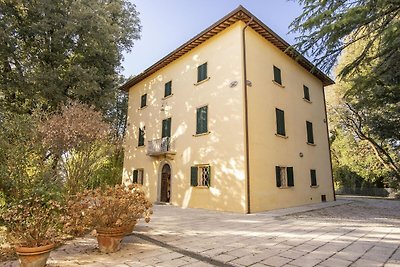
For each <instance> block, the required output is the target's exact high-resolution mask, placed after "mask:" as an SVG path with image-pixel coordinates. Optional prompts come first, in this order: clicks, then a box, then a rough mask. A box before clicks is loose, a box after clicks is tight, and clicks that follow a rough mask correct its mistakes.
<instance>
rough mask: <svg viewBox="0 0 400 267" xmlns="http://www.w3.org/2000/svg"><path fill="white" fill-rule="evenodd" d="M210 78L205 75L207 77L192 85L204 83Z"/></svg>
mask: <svg viewBox="0 0 400 267" xmlns="http://www.w3.org/2000/svg"><path fill="white" fill-rule="evenodd" d="M210 79H211V77H207V78H205V79H204V80H201V81H200V82H197V83H194V84H193V85H194V86H197V85H200V84H202V83H205V82H206V81H208V80H210Z"/></svg>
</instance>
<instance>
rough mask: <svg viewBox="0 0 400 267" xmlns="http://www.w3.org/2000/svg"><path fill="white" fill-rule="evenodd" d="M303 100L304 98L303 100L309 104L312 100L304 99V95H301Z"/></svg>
mask: <svg viewBox="0 0 400 267" xmlns="http://www.w3.org/2000/svg"><path fill="white" fill-rule="evenodd" d="M303 100H304V101H305V102H307V103H309V104H311V103H312V101H311V100H308V99H305V98H304V97H303Z"/></svg>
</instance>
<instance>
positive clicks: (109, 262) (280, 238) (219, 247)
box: [0, 198, 400, 267]
mask: <svg viewBox="0 0 400 267" xmlns="http://www.w3.org/2000/svg"><path fill="white" fill-rule="evenodd" d="M399 246H400V201H390V200H380V199H364V198H362V199H358V198H357V199H347V198H345V199H339V200H338V201H336V202H331V203H320V204H315V205H309V206H304V207H298V208H291V209H283V210H278V211H272V212H264V213H258V214H251V215H241V214H233V213H224V212H213V211H206V210H197V209H181V208H177V207H172V206H155V208H154V215H153V217H152V221H151V222H150V223H149V224H145V223H143V222H141V223H140V224H139V225H137V226H136V228H135V231H134V232H133V233H132V235H130V236H127V237H125V238H124V241H123V246H122V249H121V250H120V251H119V252H117V253H113V254H101V253H100V252H98V251H97V248H96V240H95V238H94V237H85V238H79V239H75V240H73V241H69V242H68V243H67V244H66V245H64V246H62V247H60V248H58V249H57V250H55V251H53V252H52V253H51V256H50V257H51V258H50V260H49V265H48V266H49V267H50V266H51V267H54V266H81V265H83V266H114V267H117V266H124V267H127V266H305V267H307V266H335V267H337V266H363V267H365V266H387V267H389V266H400V247H399ZM0 266H2V267H3V266H17V263H16V262H5V263H0Z"/></svg>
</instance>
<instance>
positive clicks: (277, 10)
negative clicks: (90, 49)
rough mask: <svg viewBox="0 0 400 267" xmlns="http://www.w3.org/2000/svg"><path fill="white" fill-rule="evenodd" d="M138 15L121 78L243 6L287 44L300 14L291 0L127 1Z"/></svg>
mask: <svg viewBox="0 0 400 267" xmlns="http://www.w3.org/2000/svg"><path fill="white" fill-rule="evenodd" d="M131 1H132V2H133V3H134V4H135V5H136V8H137V10H138V11H139V12H140V20H141V24H142V27H143V28H142V34H141V35H142V37H141V39H140V40H137V41H136V42H135V46H134V48H133V49H132V51H131V52H130V53H129V54H125V55H124V57H125V60H124V62H123V63H122V66H123V67H124V71H123V72H122V73H123V75H124V76H126V77H129V76H131V75H136V74H138V73H140V72H142V71H143V70H145V69H146V68H148V67H150V66H151V65H152V64H154V63H155V62H157V61H158V60H159V59H161V58H163V57H164V56H166V55H167V54H168V53H170V52H172V51H173V50H175V48H177V47H178V46H180V45H182V44H183V43H185V42H186V41H188V40H189V39H190V38H192V37H194V36H195V35H197V34H198V33H200V32H201V31H202V30H204V29H206V28H207V27H208V26H210V25H211V24H213V23H214V22H216V21H218V20H219V19H220V18H222V17H223V16H225V15H226V14H228V13H229V12H231V11H232V10H234V9H235V8H237V7H238V6H239V5H242V6H244V7H245V8H246V9H248V10H249V11H250V12H251V13H253V14H254V15H255V16H256V17H258V18H259V19H260V20H261V21H262V22H264V23H265V24H266V25H267V26H269V27H270V28H271V29H272V30H273V31H275V32H276V33H277V34H278V35H280V36H281V37H283V39H285V40H286V41H287V42H288V43H290V44H294V43H295V41H294V38H295V36H294V35H293V34H288V31H289V29H288V27H289V24H290V23H291V22H292V20H293V19H294V18H295V17H297V16H299V15H300V14H301V11H302V10H301V7H300V6H299V4H298V3H297V2H296V1H294V0H289V1H287V0H131Z"/></svg>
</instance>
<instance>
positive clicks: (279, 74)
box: [274, 66, 282, 85]
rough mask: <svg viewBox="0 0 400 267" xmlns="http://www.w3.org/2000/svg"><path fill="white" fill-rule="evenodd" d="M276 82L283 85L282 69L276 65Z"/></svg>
mask: <svg viewBox="0 0 400 267" xmlns="http://www.w3.org/2000/svg"><path fill="white" fill-rule="evenodd" d="M274 82H276V83H278V84H280V85H282V77H281V69H280V68H278V67H276V66H274Z"/></svg>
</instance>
